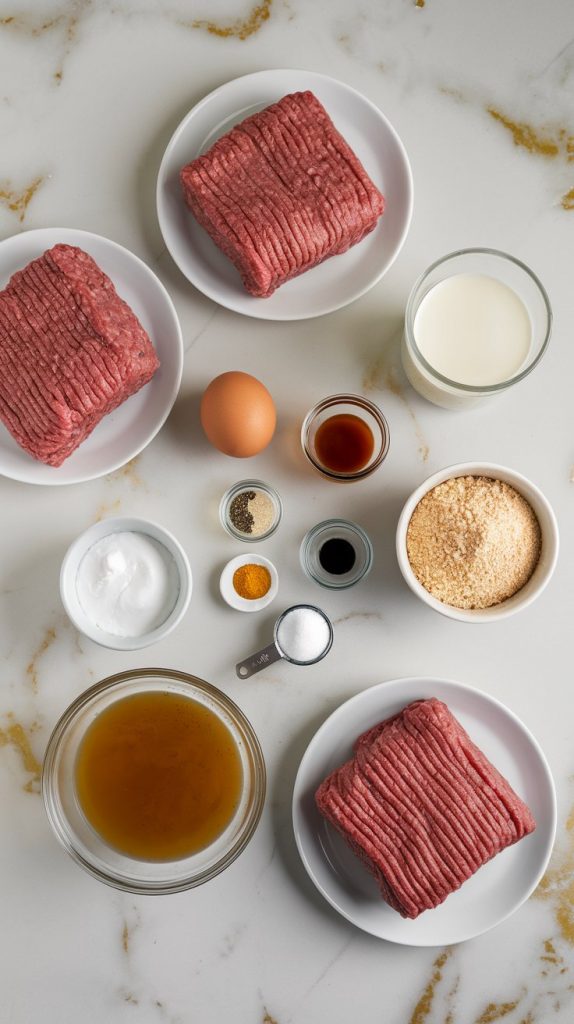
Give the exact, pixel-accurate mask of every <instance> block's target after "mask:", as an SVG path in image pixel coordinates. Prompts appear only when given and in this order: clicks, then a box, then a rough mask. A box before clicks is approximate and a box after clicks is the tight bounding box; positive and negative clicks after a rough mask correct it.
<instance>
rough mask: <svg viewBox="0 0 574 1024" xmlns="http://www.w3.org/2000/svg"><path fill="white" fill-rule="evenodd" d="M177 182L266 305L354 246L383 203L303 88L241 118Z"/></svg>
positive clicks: (370, 226) (249, 288) (320, 107)
mask: <svg viewBox="0 0 574 1024" xmlns="http://www.w3.org/2000/svg"><path fill="white" fill-rule="evenodd" d="M180 179H181V185H182V188H183V193H184V197H185V200H186V203H187V205H188V207H189V209H190V210H191V211H192V213H193V214H194V215H195V217H196V219H197V220H198V221H199V223H200V224H201V225H202V227H203V228H205V230H206V231H207V232H208V233H209V234H210V235H211V237H212V239H213V241H214V242H215V244H216V245H217V246H219V248H220V249H221V250H222V252H224V253H225V255H226V256H228V257H229V259H230V260H231V261H232V262H233V263H234V264H235V266H236V267H237V270H238V271H239V273H240V274H241V278H242V280H243V284H244V286H245V288H246V289H247V291H248V292H250V293H251V294H252V295H254V296H258V297H263V298H266V297H267V296H269V295H271V294H272V293H273V292H274V291H275V289H276V288H278V287H279V286H280V285H282V284H284V283H285V282H286V281H288V280H290V278H292V277H295V276H296V275H298V274H302V273H303V272H304V271H306V270H309V269H310V268H311V267H314V266H316V264H318V263H321V262H322V261H323V260H325V259H327V258H328V257H329V256H335V255H338V254H340V253H343V252H346V251H347V249H349V248H350V247H351V246H352V245H356V243H357V242H360V241H361V239H362V238H364V236H365V235H367V234H368V233H369V232H370V231H372V230H373V228H374V227H375V226H376V224H377V221H378V219H379V217H380V216H381V214H382V212H383V209H384V205H385V200H384V197H383V195H382V194H381V192H380V191H379V190H378V188H377V187H376V186H375V185H374V184H373V182H372V181H371V179H370V178H369V176H368V174H367V172H366V171H365V168H364V167H363V165H362V164H361V162H360V160H358V158H357V157H356V155H355V154H354V152H353V150H352V149H351V148H350V146H349V145H348V144H347V143H346V142H345V140H344V138H343V137H342V135H340V133H339V132H338V131H337V129H336V128H335V125H334V124H333V122H332V121H331V118H330V117H329V115H328V113H327V111H326V110H325V108H324V107H323V105H322V104H321V103H320V102H319V100H318V99H317V97H316V96H315V95H314V94H313V93H312V92H309V91H307V92H296V93H290V94H289V95H287V96H284V97H283V98H282V99H281V100H279V102H278V103H274V104H272V105H271V106H270V107H266V108H265V109H264V110H261V111H260V112H259V113H257V114H253V115H251V116H250V117H248V118H246V119H245V120H244V121H242V122H241V123H240V124H238V125H236V127H235V128H233V129H232V130H231V131H230V132H228V133H227V134H226V135H224V136H223V137H222V138H220V139H218V141H217V142H215V143H214V145H213V146H211V148H210V149H209V150H208V151H207V152H206V153H204V154H203V155H202V156H199V157H197V158H196V159H195V160H192V161H191V163H188V164H187V165H186V166H185V167H183V168H182V170H181V172H180Z"/></svg>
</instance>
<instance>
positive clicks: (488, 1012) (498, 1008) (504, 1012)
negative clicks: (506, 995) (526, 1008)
mask: <svg viewBox="0 0 574 1024" xmlns="http://www.w3.org/2000/svg"><path fill="white" fill-rule="evenodd" d="M521 999H522V996H519V997H518V999H513V1000H512V1001H511V1002H508V1003H489V1004H488V1006H487V1007H486V1008H485V1009H484V1010H483V1012H482V1013H481V1014H480V1016H478V1017H476V1019H475V1021H474V1024H495V1021H498V1020H503V1019H504V1017H508V1014H509V1013H512V1012H513V1011H514V1010H515V1009H516V1007H517V1006H518V1004H519V1002H520V1001H521Z"/></svg>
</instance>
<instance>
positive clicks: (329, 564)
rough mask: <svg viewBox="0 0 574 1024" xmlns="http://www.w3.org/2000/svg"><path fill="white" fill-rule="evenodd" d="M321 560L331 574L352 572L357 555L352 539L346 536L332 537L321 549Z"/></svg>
mask: <svg viewBox="0 0 574 1024" xmlns="http://www.w3.org/2000/svg"><path fill="white" fill-rule="evenodd" d="M319 561H320V563H321V565H322V567H323V569H324V570H325V572H328V573H329V574H330V575H331V576H343V575H344V573H346V572H350V571H351V569H352V568H353V566H354V564H355V562H356V561H357V556H356V554H355V549H354V547H353V545H352V544H351V543H350V541H348V540H345V538H344V537H331V538H330V539H329V540H326V541H325V543H324V544H322V545H321V547H320V549H319Z"/></svg>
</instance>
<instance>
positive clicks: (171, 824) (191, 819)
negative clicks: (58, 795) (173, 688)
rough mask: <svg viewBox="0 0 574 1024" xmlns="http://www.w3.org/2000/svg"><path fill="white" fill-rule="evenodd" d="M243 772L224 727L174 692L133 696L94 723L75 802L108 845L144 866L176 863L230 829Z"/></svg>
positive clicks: (80, 757) (81, 756)
mask: <svg viewBox="0 0 574 1024" xmlns="http://www.w3.org/2000/svg"><path fill="white" fill-rule="evenodd" d="M242 780H243V770H242V765H241V759H240V756H239V752H238V749H237V745H236V743H235V741H234V739H233V737H232V735H231V733H230V732H229V729H228V728H227V726H226V725H225V724H224V723H223V722H222V720H221V719H220V718H219V716H218V715H216V714H215V713H214V712H213V711H211V710H210V709H209V708H207V707H205V706H204V705H203V704H200V703H199V702H197V701H195V700H192V699H191V698H189V697H183V696H181V695H180V694H175V693H158V692H151V693H138V694H135V695H134V696H132V697H124V698H122V699H121V700H118V701H116V702H115V703H114V704H112V705H110V706H109V707H108V708H106V709H105V711H102V712H101V714H100V715H98V717H97V718H96V719H95V720H94V721H93V722H92V724H91V725H90V727H89V728H88V729H87V730H86V734H85V736H84V738H83V740H82V743H81V745H80V748H79V750H78V754H77V757H76V766H75V783H76V795H77V798H78V801H79V803H80V806H81V808H82V811H83V812H84V815H85V816H86V818H87V820H88V821H89V823H90V825H91V826H92V828H94V829H95V830H96V832H98V833H99V835H100V836H101V838H102V839H103V840H104V841H105V842H106V843H108V844H109V845H110V846H113V847H115V848H116V849H117V850H119V851H121V852H122V853H126V854H128V856H130V857H135V858H138V859H142V860H154V861H164V860H177V859H179V858H181V857H185V856H189V855H190V854H192V853H196V852H197V851H198V850H201V849H203V848H204V847H205V846H208V845H209V843H211V842H213V840H214V839H216V837H217V836H218V835H220V833H221V832H223V831H224V829H225V827H226V826H227V825H228V824H229V822H230V821H231V819H232V818H233V815H234V813H235V810H236V808H237V805H238V803H239V799H240V795H241V787H242Z"/></svg>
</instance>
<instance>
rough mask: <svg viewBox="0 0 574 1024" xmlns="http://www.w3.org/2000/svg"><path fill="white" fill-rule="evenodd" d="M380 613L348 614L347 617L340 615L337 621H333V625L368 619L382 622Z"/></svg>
mask: <svg viewBox="0 0 574 1024" xmlns="http://www.w3.org/2000/svg"><path fill="white" fill-rule="evenodd" d="M382 618H383V616H382V614H381V612H359V611H357V612H349V613H348V614H347V615H341V617H340V618H338V619H333V625H334V626H335V625H340V624H341V623H342V622H350V620H351V619H363V620H364V621H368V620H369V619H378V620H379V621H382Z"/></svg>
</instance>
